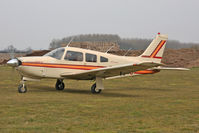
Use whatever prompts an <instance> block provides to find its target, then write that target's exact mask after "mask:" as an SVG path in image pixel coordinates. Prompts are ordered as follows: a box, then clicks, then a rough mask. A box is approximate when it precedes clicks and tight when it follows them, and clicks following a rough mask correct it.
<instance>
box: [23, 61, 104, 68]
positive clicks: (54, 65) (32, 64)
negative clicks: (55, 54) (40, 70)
mask: <svg viewBox="0 0 199 133" xmlns="http://www.w3.org/2000/svg"><path fill="white" fill-rule="evenodd" d="M22 66H33V67H48V68H66V69H79V70H92V69H97V68H103V67H104V66H90V65H72V64H49V63H34V62H31V63H30V62H22Z"/></svg>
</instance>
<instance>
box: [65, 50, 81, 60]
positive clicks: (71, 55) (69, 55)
mask: <svg viewBox="0 0 199 133" xmlns="http://www.w3.org/2000/svg"><path fill="white" fill-rule="evenodd" d="M64 59H65V60H69V61H83V53H81V52H76V51H67V52H66V56H65V58H64Z"/></svg>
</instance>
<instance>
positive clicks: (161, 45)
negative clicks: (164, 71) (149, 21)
mask: <svg viewBox="0 0 199 133" xmlns="http://www.w3.org/2000/svg"><path fill="white" fill-rule="evenodd" d="M167 39H168V35H163V34H159V33H158V35H157V36H156V38H155V39H154V40H153V41H152V42H151V44H150V45H149V46H148V48H147V49H146V50H145V51H144V53H143V54H142V55H140V57H142V58H148V59H153V60H154V59H157V62H161V59H162V56H163V53H164V49H165V45H166V41H167Z"/></svg>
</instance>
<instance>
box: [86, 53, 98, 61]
mask: <svg viewBox="0 0 199 133" xmlns="http://www.w3.org/2000/svg"><path fill="white" fill-rule="evenodd" d="M86 62H97V56H96V55H95V54H89V53H86Z"/></svg>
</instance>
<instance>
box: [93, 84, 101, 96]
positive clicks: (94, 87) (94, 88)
mask: <svg viewBox="0 0 199 133" xmlns="http://www.w3.org/2000/svg"><path fill="white" fill-rule="evenodd" d="M101 91H102V89H97V88H96V83H95V84H93V85H92V86H91V92H92V93H93V94H98V93H100V92H101Z"/></svg>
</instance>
